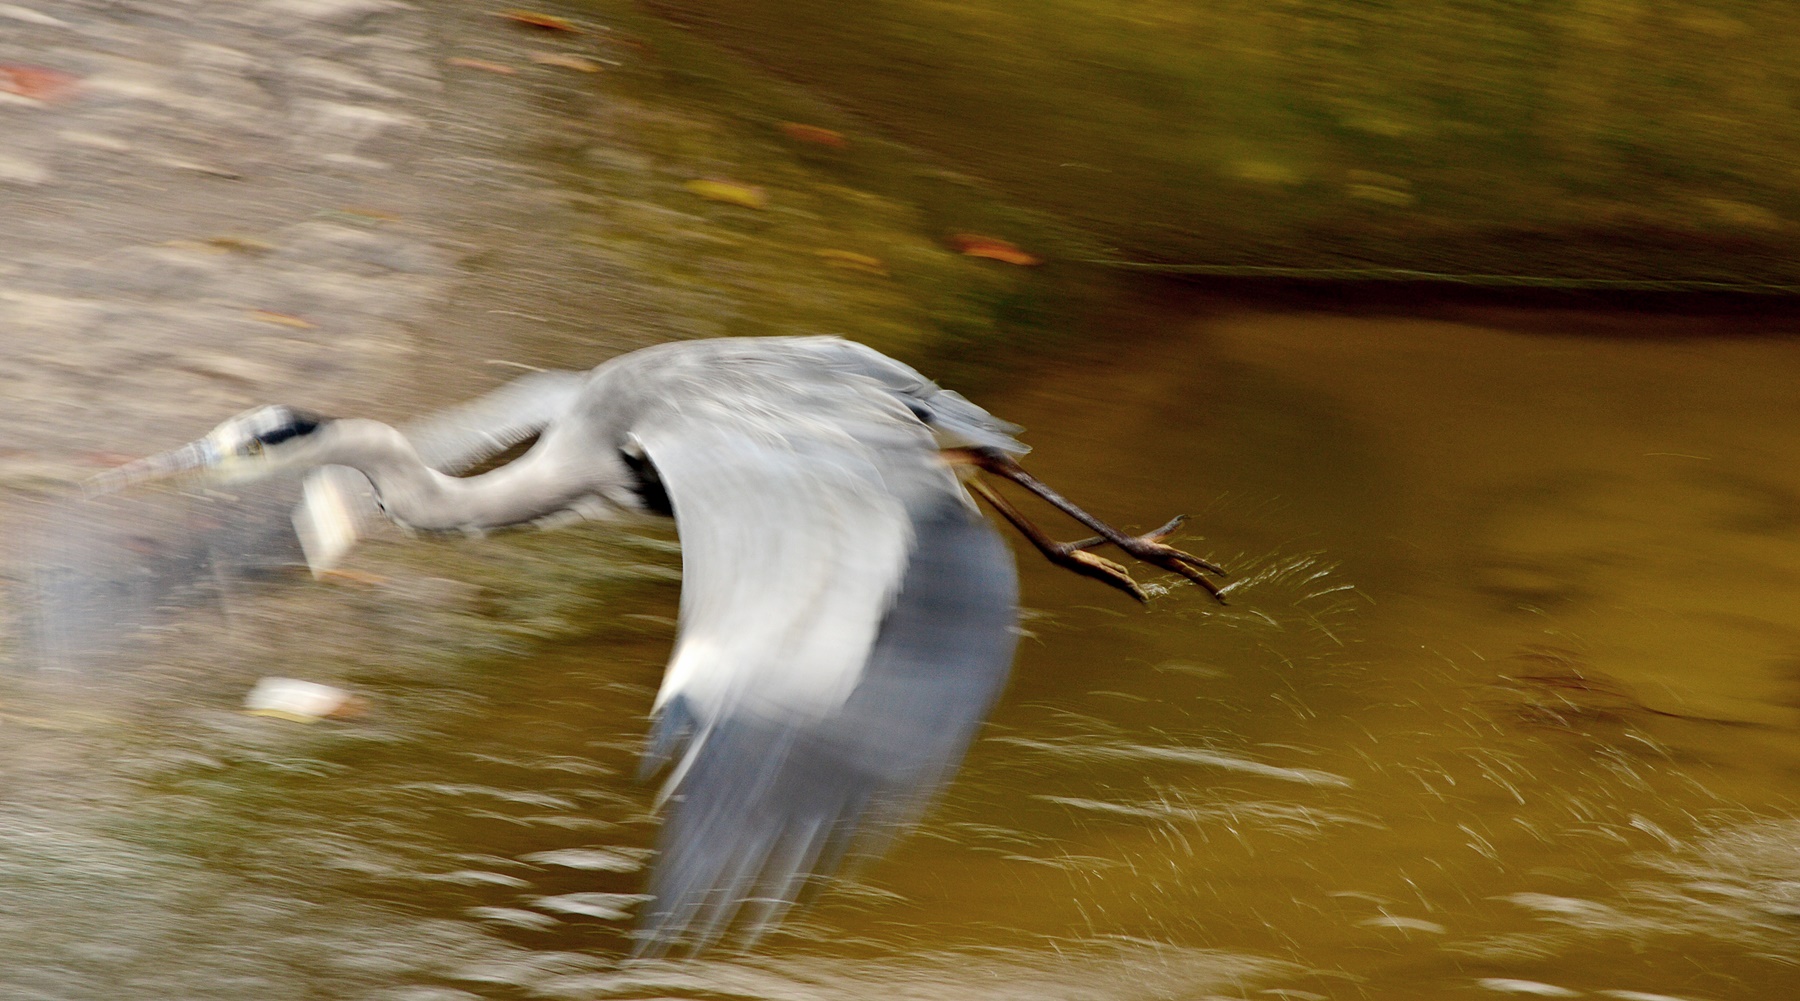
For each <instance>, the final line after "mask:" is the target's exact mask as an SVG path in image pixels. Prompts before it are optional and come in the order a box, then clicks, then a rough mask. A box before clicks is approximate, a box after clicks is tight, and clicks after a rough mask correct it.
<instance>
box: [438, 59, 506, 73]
mask: <svg viewBox="0 0 1800 1001" xmlns="http://www.w3.org/2000/svg"><path fill="white" fill-rule="evenodd" d="M444 62H446V63H449V64H450V65H452V66H460V67H462V68H463V69H466V70H482V71H483V72H487V73H498V74H500V75H501V76H513V75H514V74H516V73H518V72H519V71H518V70H516V69H513V68H512V67H511V66H507V65H504V64H502V63H490V62H488V61H487V60H486V59H469V58H466V57H463V56H452V57H450V58H449V59H446V60H444Z"/></svg>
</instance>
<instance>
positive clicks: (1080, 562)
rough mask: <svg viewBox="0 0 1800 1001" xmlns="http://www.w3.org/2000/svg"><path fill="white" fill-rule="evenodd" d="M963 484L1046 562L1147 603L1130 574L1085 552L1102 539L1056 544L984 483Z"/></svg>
mask: <svg viewBox="0 0 1800 1001" xmlns="http://www.w3.org/2000/svg"><path fill="white" fill-rule="evenodd" d="M963 485H964V486H966V487H968V488H969V491H970V492H971V493H973V494H974V495H975V496H977V497H979V498H981V499H982V500H984V501H987V502H988V504H989V506H991V507H992V508H993V509H994V510H995V511H996V512H998V513H999V515H1000V517H1002V518H1005V519H1006V520H1007V521H1009V522H1011V523H1012V527H1014V528H1016V529H1018V530H1019V534H1020V535H1023V536H1025V538H1026V540H1027V541H1029V542H1030V543H1031V544H1032V545H1033V546H1035V547H1036V548H1037V551H1038V552H1040V553H1043V554H1044V558H1045V559H1047V560H1049V561H1050V562H1052V563H1054V564H1056V565H1057V566H1059V567H1063V568H1064V569H1067V570H1073V571H1075V572H1076V573H1078V574H1081V575H1082V576H1083V577H1092V578H1094V579H1095V580H1097V581H1100V582H1101V583H1103V584H1109V585H1111V586H1113V587H1116V588H1118V589H1119V590H1121V591H1124V592H1125V593H1126V594H1129V595H1131V596H1132V597H1133V598H1136V599H1137V600H1139V601H1149V600H1150V596H1149V595H1147V594H1145V593H1144V589H1143V588H1141V587H1139V586H1138V582H1137V581H1135V580H1132V579H1131V574H1130V573H1128V572H1126V570H1125V568H1124V567H1122V566H1120V565H1119V564H1117V563H1114V562H1113V561H1112V560H1109V559H1106V558H1105V557H1102V556H1095V555H1094V554H1093V553H1090V552H1088V551H1087V550H1089V549H1090V548H1092V547H1094V546H1097V545H1100V544H1101V543H1103V542H1105V541H1106V540H1105V539H1102V538H1099V537H1095V538H1092V539H1085V540H1083V541H1081V542H1057V541H1056V540H1054V539H1052V538H1050V537H1049V536H1048V535H1045V534H1044V530H1043V529H1041V528H1039V527H1037V526H1036V525H1034V524H1032V523H1031V520H1030V519H1029V518H1027V517H1025V516H1024V515H1023V514H1020V513H1019V509H1018V508H1015V507H1013V506H1012V504H1011V503H1009V502H1008V501H1007V499H1006V498H1004V497H1002V496H1000V495H999V494H997V493H995V492H994V488H992V487H990V486H988V485H987V484H986V483H983V482H981V481H980V480H977V479H969V480H966V481H964V483H963Z"/></svg>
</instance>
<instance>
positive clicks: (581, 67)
mask: <svg viewBox="0 0 1800 1001" xmlns="http://www.w3.org/2000/svg"><path fill="white" fill-rule="evenodd" d="M531 61H532V62H534V63H537V64H538V65H539V66H560V67H562V68H563V69H566V70H574V71H575V72H577V73H598V72H600V64H599V63H597V62H595V61H593V60H592V59H587V58H584V57H582V56H577V55H572V54H570V53H567V52H533V53H532V54H531Z"/></svg>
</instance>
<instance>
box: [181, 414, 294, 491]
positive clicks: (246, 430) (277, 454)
mask: <svg viewBox="0 0 1800 1001" xmlns="http://www.w3.org/2000/svg"><path fill="white" fill-rule="evenodd" d="M327 423H329V422H328V421H327V420H326V419H325V418H323V417H320V416H319V415H317V414H311V413H307V412H306V411H304V410H295V409H294V408H293V407H286V406H280V405H277V406H269V407H257V408H256V409H255V410H246V411H244V412H243V413H241V414H239V415H237V416H236V417H233V418H232V419H230V420H228V421H226V422H225V423H223V424H221V425H219V426H218V427H216V428H213V431H212V434H209V435H207V436H206V437H205V438H202V439H200V441H198V442H195V443H194V444H195V445H200V446H203V447H205V448H206V449H207V450H208V451H209V453H210V459H209V461H207V462H206V463H205V467H204V468H206V469H207V470H208V471H209V472H211V473H212V474H213V475H214V476H215V477H217V478H219V479H222V480H227V481H233V480H248V479H255V478H256V477H259V476H263V475H266V474H268V473H272V472H275V471H277V470H281V469H286V468H288V467H290V466H292V465H294V464H295V463H296V462H298V461H301V460H303V459H304V457H305V453H306V452H307V451H309V449H308V447H307V446H309V445H312V444H313V443H315V442H316V441H317V438H316V437H315V436H316V435H317V434H318V432H319V429H320V428H322V427H324V426H325V425H326V424H327ZM190 447H192V446H190Z"/></svg>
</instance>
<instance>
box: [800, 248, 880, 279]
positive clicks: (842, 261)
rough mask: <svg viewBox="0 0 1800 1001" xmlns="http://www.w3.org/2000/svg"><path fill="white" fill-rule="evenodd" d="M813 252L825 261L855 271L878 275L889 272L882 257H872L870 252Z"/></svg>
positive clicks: (828, 250)
mask: <svg viewBox="0 0 1800 1001" xmlns="http://www.w3.org/2000/svg"><path fill="white" fill-rule="evenodd" d="M813 253H815V254H817V255H819V256H820V257H821V258H824V260H825V263H827V264H832V265H836V266H837V267H840V268H850V269H852V270H854V271H867V272H870V273H871V274H877V275H885V274H887V273H888V269H887V265H886V264H883V263H882V261H881V258H879V257H870V256H869V255H868V254H859V253H857V252H856V251H854V250H831V249H825V250H815V251H813Z"/></svg>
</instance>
